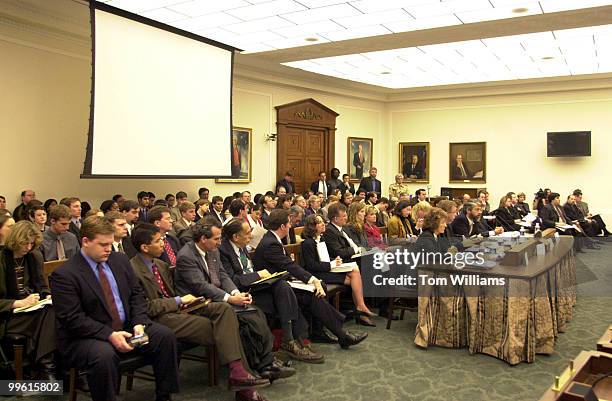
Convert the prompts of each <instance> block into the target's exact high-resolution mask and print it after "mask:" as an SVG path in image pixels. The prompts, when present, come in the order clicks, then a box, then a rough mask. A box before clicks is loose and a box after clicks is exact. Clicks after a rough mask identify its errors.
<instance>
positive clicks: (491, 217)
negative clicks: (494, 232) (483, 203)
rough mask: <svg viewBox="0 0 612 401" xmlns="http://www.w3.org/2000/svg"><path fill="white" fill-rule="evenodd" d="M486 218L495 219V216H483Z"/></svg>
mask: <svg viewBox="0 0 612 401" xmlns="http://www.w3.org/2000/svg"><path fill="white" fill-rule="evenodd" d="M482 218H483V219H485V220H495V216H482Z"/></svg>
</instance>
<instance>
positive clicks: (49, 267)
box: [43, 259, 66, 286]
mask: <svg viewBox="0 0 612 401" xmlns="http://www.w3.org/2000/svg"><path fill="white" fill-rule="evenodd" d="M65 262H66V259H64V260H52V261H49V262H45V263H44V264H43V279H44V280H45V284H46V285H47V286H48V285H49V276H50V275H51V273H53V272H54V271H55V269H57V268H58V267H60V266H61V265H63V264H64V263H65Z"/></svg>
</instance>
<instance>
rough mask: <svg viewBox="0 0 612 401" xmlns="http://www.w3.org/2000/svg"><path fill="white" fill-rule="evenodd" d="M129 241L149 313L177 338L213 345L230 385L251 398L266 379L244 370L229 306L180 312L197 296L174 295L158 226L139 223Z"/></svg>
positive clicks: (206, 307)
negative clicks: (132, 243) (161, 257)
mask: <svg viewBox="0 0 612 401" xmlns="http://www.w3.org/2000/svg"><path fill="white" fill-rule="evenodd" d="M133 241H134V245H135V246H136V248H137V249H138V254H137V255H136V256H135V257H133V258H132V259H131V260H130V263H131V265H132V267H133V269H134V273H135V274H136V276H137V277H138V280H139V281H140V285H141V286H142V288H143V291H144V296H145V300H146V302H147V307H148V315H149V317H150V318H151V319H152V320H154V321H156V322H158V323H160V324H163V325H164V326H167V327H169V328H170V329H172V331H173V332H174V334H175V335H176V337H177V339H178V340H179V341H186V342H187V343H192V344H197V345H214V346H215V347H216V348H217V350H218V351H219V356H220V361H221V364H222V365H228V367H229V370H230V374H229V386H230V389H234V390H236V389H243V390H241V392H240V393H241V394H240V395H243V396H245V397H246V398H247V399H249V398H253V396H252V392H253V390H252V389H253V387H255V386H259V385H265V384H268V380H262V379H256V378H255V377H254V376H253V375H251V374H250V373H249V372H248V371H247V369H248V366H245V364H246V363H247V362H246V361H247V359H246V356H245V355H244V350H243V348H242V343H241V340H240V332H239V326H238V320H237V319H236V314H235V313H233V310H232V307H231V306H230V305H229V304H227V303H225V302H212V303H210V304H208V305H206V306H203V307H201V308H199V309H196V310H194V311H192V312H191V313H181V309H182V308H186V307H189V306H191V305H197V303H198V302H199V298H197V297H195V296H194V295H192V294H186V295H184V296H182V297H179V296H176V294H175V292H174V283H173V280H172V273H171V272H170V270H169V267H170V266H169V265H168V264H167V263H165V262H163V261H162V260H160V259H158V258H159V257H160V256H161V254H162V252H163V251H164V248H163V241H162V238H161V234H160V232H159V229H158V228H157V227H155V226H154V225H152V224H149V223H143V224H141V225H140V226H138V228H137V229H136V230H135V231H134V237H133Z"/></svg>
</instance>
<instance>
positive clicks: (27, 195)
mask: <svg viewBox="0 0 612 401" xmlns="http://www.w3.org/2000/svg"><path fill="white" fill-rule="evenodd" d="M32 199H36V193H35V192H34V191H33V190H31V189H26V190H23V191H21V203H20V204H19V206H17V207H16V208H15V210H13V219H15V222H18V221H20V220H26V218H27V215H26V207H27V206H28V203H30V201H31V200H32Z"/></svg>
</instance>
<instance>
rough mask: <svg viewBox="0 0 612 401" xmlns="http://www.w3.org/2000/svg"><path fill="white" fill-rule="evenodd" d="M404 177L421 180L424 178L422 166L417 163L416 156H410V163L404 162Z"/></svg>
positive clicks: (417, 157) (417, 158)
mask: <svg viewBox="0 0 612 401" xmlns="http://www.w3.org/2000/svg"><path fill="white" fill-rule="evenodd" d="M402 172H403V173H404V177H406V178H408V179H412V180H415V179H421V178H423V176H424V174H425V173H424V168H423V164H422V163H421V162H420V161H419V156H418V155H412V157H411V159H410V162H408V161H407V160H406V163H404V168H403V171H402Z"/></svg>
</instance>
